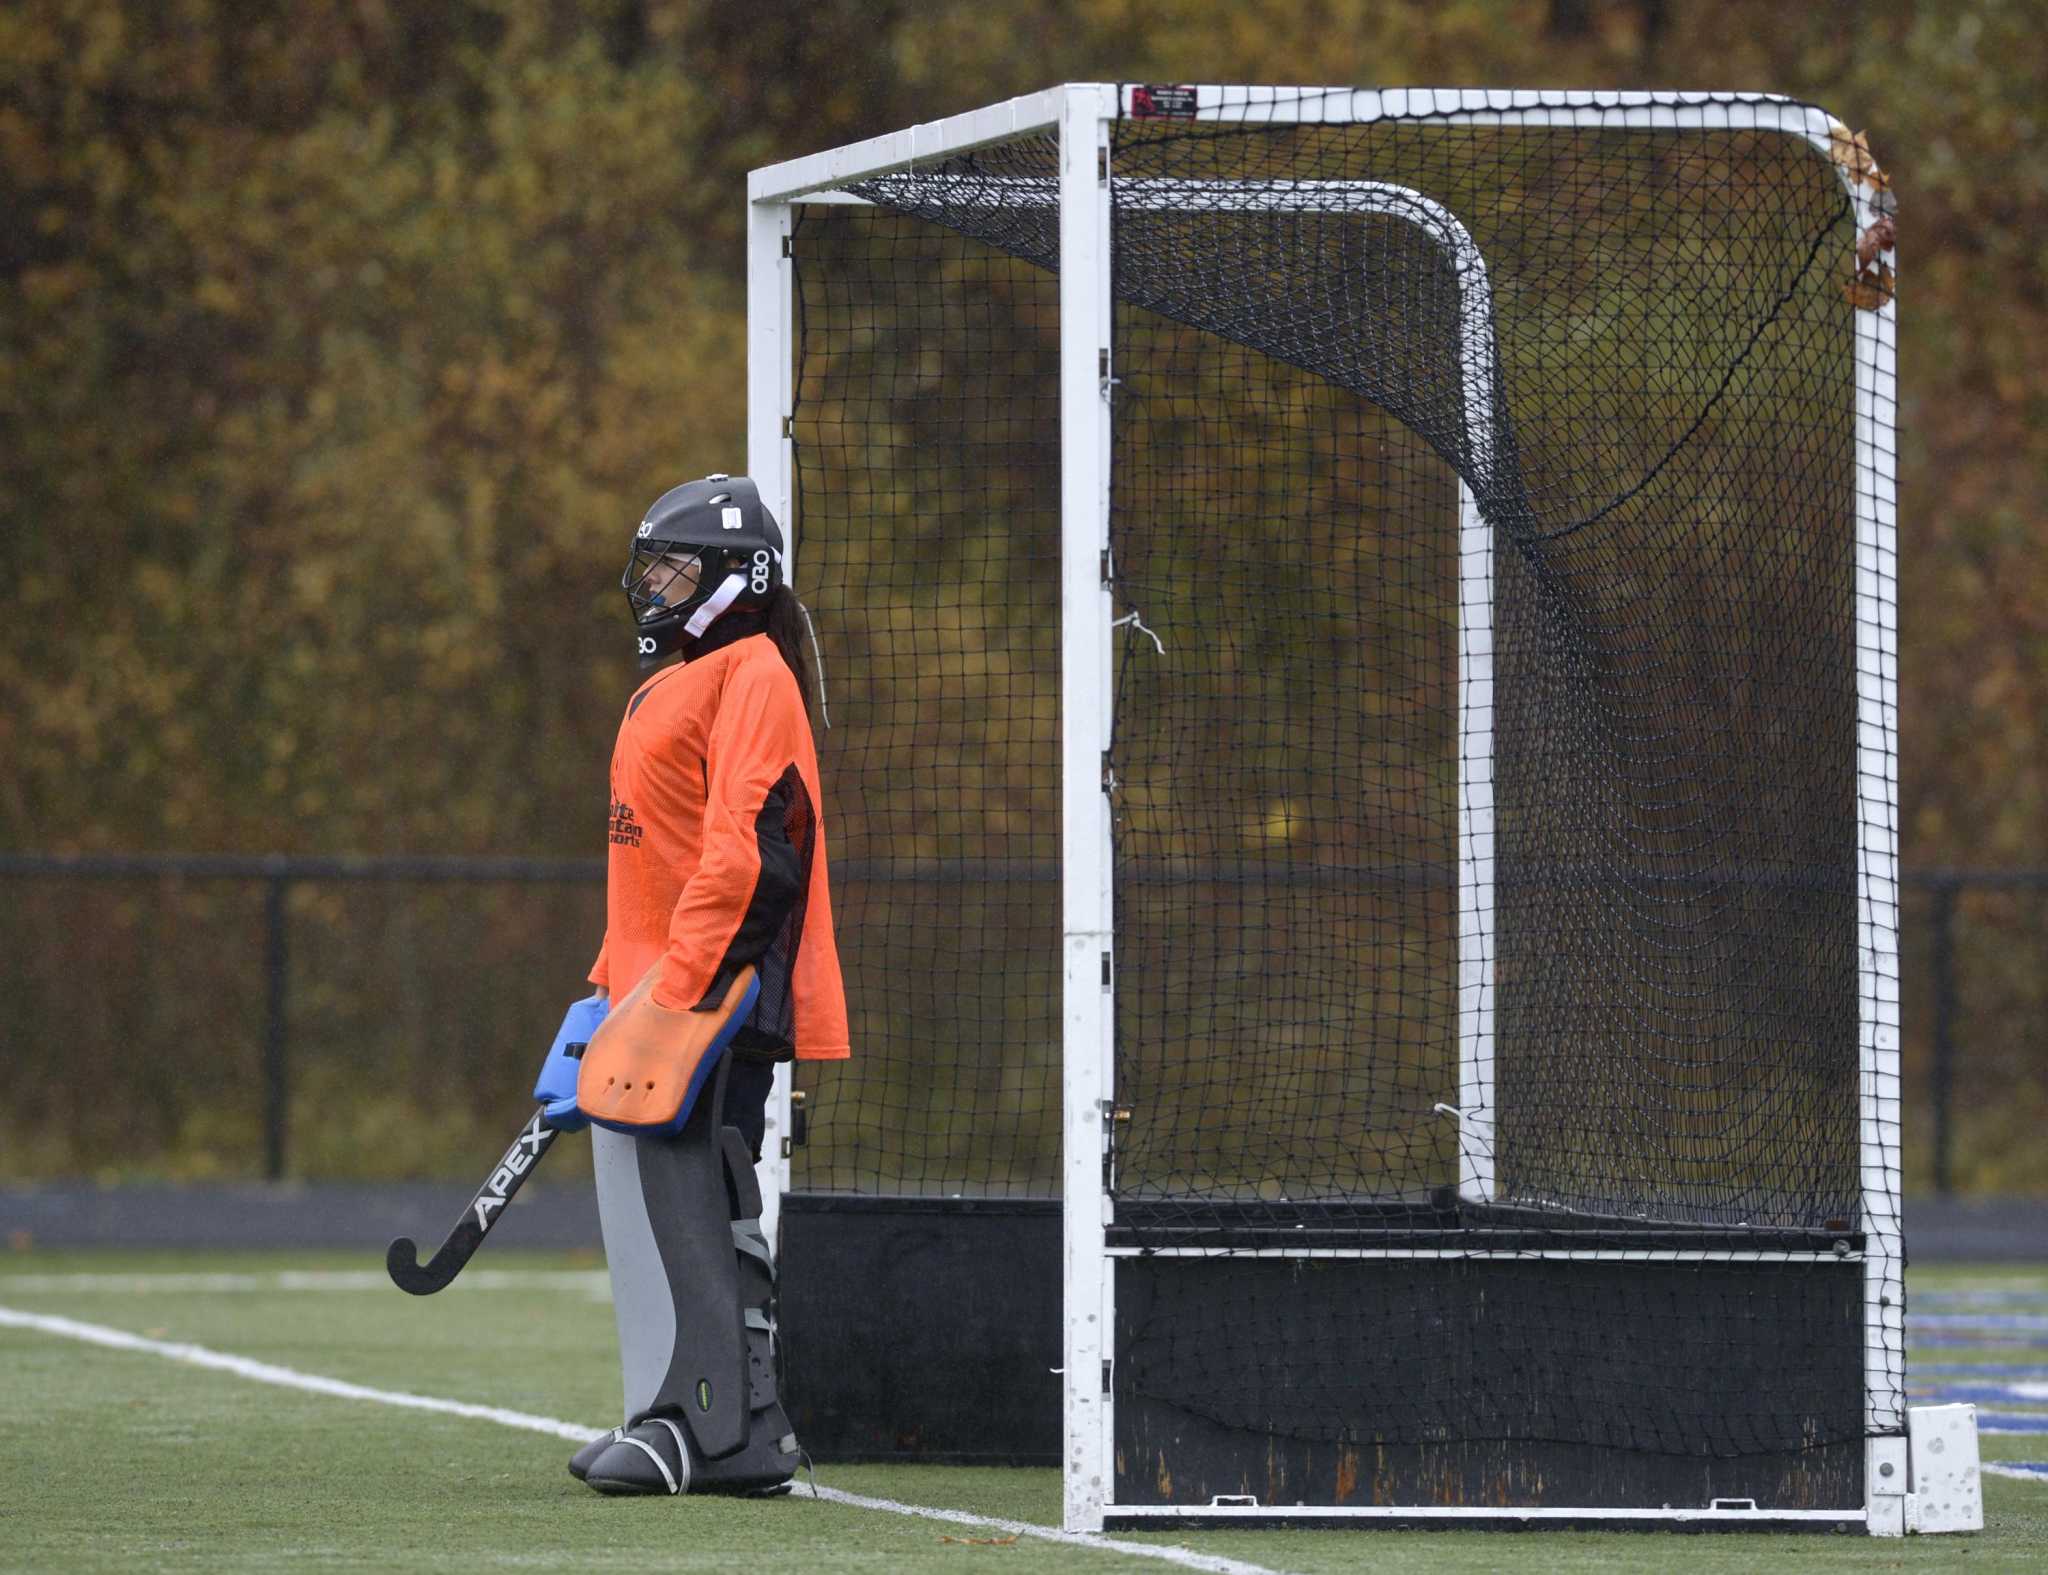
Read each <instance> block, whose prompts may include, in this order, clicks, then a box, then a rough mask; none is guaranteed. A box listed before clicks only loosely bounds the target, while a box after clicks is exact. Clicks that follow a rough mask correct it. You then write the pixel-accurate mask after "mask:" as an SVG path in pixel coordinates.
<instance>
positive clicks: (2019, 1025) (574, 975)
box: [0, 853, 2048, 1195]
mask: <svg viewBox="0 0 2048 1575" xmlns="http://www.w3.org/2000/svg"><path fill="white" fill-rule="evenodd" d="M1028 873H1031V872H1026V874H1027V875H1028ZM834 875H835V882H836V883H839V884H840V885H841V886H842V887H843V889H845V890H852V889H853V888H854V887H855V885H856V883H857V882H858V881H859V880H860V878H861V871H860V870H859V869H858V868H857V867H848V868H845V869H843V870H842V869H839V868H836V867H835V871H834ZM998 878H1000V872H998ZM1020 878H1026V875H1020ZM603 880H604V866H603V864H602V862H601V861H599V860H595V859H591V860H581V859H483V858H304V857H285V856H270V857H264V856H220V855H180V854H165V855H124V856H104V855H103V856H89V857H70V856H59V855H41V854H21V853H16V854H4V855H0V959H4V968H0V978H4V981H5V983H4V987H0V1066H4V1068H5V1071H6V1086H7V1088H8V1091H9V1097H8V1101H7V1103H6V1106H5V1108H4V1110H0V1181H29V1180H44V1179H53V1178H57V1177H81V1176H83V1177H95V1178H100V1179H103V1180H106V1181H109V1182H114V1181H123V1180H144V1179H176V1180H207V1179H221V1180H228V1179H234V1180H243V1179H248V1178H251V1177H258V1176H261V1177H267V1178H270V1179H284V1178H291V1179H294V1180H342V1179H367V1178H393V1179H395V1178H409V1179H413V1178H429V1177H442V1176H449V1177H456V1176H466V1175H467V1174H468V1173H469V1172H470V1171H471V1170H473V1169H474V1168H475V1158H476V1155H477V1154H479V1153H482V1152H483V1151H484V1150H487V1149H490V1148H491V1147H492V1145H493V1143H494V1142H496V1141H497V1140H498V1139H499V1138H501V1137H502V1135H503V1131H504V1129H506V1128H507V1127H509V1126H510V1125H511V1124H512V1123H513V1122H514V1121H516V1120H517V1118H518V1116H519V1115H520V1114H521V1113H522V1112H523V1111H524V1109H525V1108H526V1106H527V1104H528V1103H529V1100H528V1091H529V1089H530V1088H531V1086H532V1078H533V1073H534V1070H535V1068H536V1067H537V1065H538V1064H539V1060H540V1056H541V1053H542V1052H543V1051H544V1050H545V1049H546V1047H547V1041H548V1039H549V1037H550V1035H551V1034H552V1032H553V1030H554V1026H555V1023H556V1021H557V1020H558V1019H559V1017H560V1014H561V1010H562V1008H563V1006H564V1005H566V1004H567V1002H568V1001H569V1000H571V999H572V998H573V997H575V996H576V995H578V994H581V993H582V992H583V990H584V988H585V986H584V985H583V983H582V978H583V971H584V969H585V967H586V966H587V964H588V962H589V958H590V956H591V955H592V954H594V952H595V950H596V945H597V939H598V936H599V933H600V931H601V929H602V926H603V923H604V888H603ZM1033 884H1034V885H1037V884H1042V882H1034V883H1033ZM842 900H844V899H843V898H842ZM1900 919H1901V924H1900V929H1901V936H1902V952H1903V955H1902V958H1901V965H1902V971H1903V985H1904V994H1905V1089H1906V1128H1905V1137H1906V1142H1905V1164H1906V1184H1907V1190H1908V1191H1910V1192H1916V1193H1926V1192H1936V1193H1943V1194H1946V1193H1950V1192H1961V1193H1981V1194H2007V1195H2010V1194H2024V1193H2040V1192H2048V1148H2044V1146H2043V1145H2042V1144H2041V1143H2040V1141H2039V1133H2040V1131H2041V1130H2042V1127H2043V1126H2044V1124H2048V869H2023V870H1953V869H1944V870H1921V871H1914V872H1911V873H1909V874H1908V875H1907V876H1906V877H1905V890H1904V893H1903V902H1902V906H1901V915H1900ZM867 983H868V982H867V981H864V980H862V979H859V978H855V979H852V980H850V981H849V987H850V989H851V991H852V993H853V995H854V997H855V1001H854V1005H855V1009H856V1020H858V1018H859V1011H860V1001H859V997H860V995H861V992H862V989H863V986H864V985H867ZM869 987H870V988H872V986H869ZM877 1009H878V1010H885V1009H886V1007H885V1005H881V1004H878V1007H877ZM1048 1009H1049V1010H1050V1009H1052V1008H1051V1007H1049V1008H1048ZM856 1039H857V1040H858V1034H856ZM854 1053H855V1055H856V1056H859V1055H860V1053H861V1045H860V1044H859V1043H858V1042H857V1043H856V1044H855V1047H854ZM842 1075H843V1074H840V1073H839V1072H838V1070H837V1069H836V1068H834V1067H831V1066H825V1067H819V1068H804V1069H803V1070H802V1071H801V1072H800V1074H799V1082H800V1084H801V1085H804V1086H808V1087H809V1088H810V1090H811V1098H812V1100H813V1102H814V1108H819V1109H822V1108H823V1107H825V1106H827V1105H829V1104H830V1102H831V1101H832V1100H833V1099H834V1097H835V1095H834V1081H835V1077H836V1076H842ZM1039 1081H1040V1082H1041V1083H1042V1085H1043V1098H1044V1100H1045V1101H1046V1102H1047V1106H1048V1108H1047V1110H1046V1111H1045V1112H1038V1113H1036V1116H1037V1118H1036V1119H1033V1120H1030V1121H1028V1122H1024V1123H1021V1124H1020V1129H1021V1128H1028V1135H1029V1137H1030V1140H1031V1141H1032V1142H1033V1143H1036V1144H1041V1145H1053V1144H1056V1143H1057V1141H1058V1139H1057V1132H1058V1122H1057V1119H1056V1118H1055V1117H1053V1116H1052V1114H1051V1107H1052V1105H1053V1104H1056V1102H1057V1100H1058V1097H1059V1081H1058V1076H1057V1071H1056V1069H1053V1070H1051V1071H1050V1072H1049V1073H1048V1075H1046V1076H1044V1077H1042V1078H1041V1079H1040V1080H1039ZM873 1092H874V1091H873V1090H872V1089H871V1088H870V1089H868V1090H867V1097H870V1098H872V1097H873ZM954 1092H955V1095H956V1096H957V1097H955V1098H948V1097H947V1091H945V1090H935V1089H925V1090H921V1091H919V1093H918V1097H917V1098H916V1099H915V1100H911V1099H908V1098H905V1099H903V1100H900V1101H887V1102H886V1103H885V1104H884V1105H883V1106H882V1107H879V1113H880V1114H884V1115H888V1116H890V1117H891V1118H892V1119H893V1120H894V1121H896V1122H897V1123H900V1124H901V1123H907V1124H914V1123H915V1121H916V1119H917V1113H918V1112H919V1111H920V1110H926V1109H928V1108H937V1107H938V1106H943V1105H949V1104H953V1103H957V1102H958V1101H961V1100H971V1099H972V1098H973V1097H974V1091H973V1089H971V1088H962V1089H960V1090H957V1091H954ZM849 1115H850V1113H847V1112H841V1113H840V1118H841V1119H842V1120H845V1119H847V1118H848V1117H849ZM860 1126H861V1128H862V1130H863V1134H864V1137H865V1139H866V1142H867V1144H868V1145H869V1146H870V1147H871V1148H872V1155H871V1160H870V1163H868V1164H866V1165H865V1166H864V1167H863V1172H862V1178H861V1180H862V1184H863V1185H872V1186H878V1187H879V1188H880V1189H881V1190H884V1191H888V1190H896V1188H894V1187H893V1186H892V1184H891V1178H892V1176H893V1175H894V1174H895V1171H894V1169H892V1155H893V1156H900V1155H901V1154H903V1153H915V1152H919V1151H920V1148H919V1145H920V1142H921V1138H920V1136H919V1134H918V1133H916V1132H914V1131H910V1130H907V1129H906V1130H904V1131H901V1132H894V1131H891V1130H890V1129H889V1123H888V1122H886V1121H881V1120H879V1119H877V1120H873V1121H869V1120H862V1121H861V1122H860ZM869 1127H873V1130H872V1132H868V1131H867V1130H866V1129H867V1128H869ZM1040 1159H1041V1161H1042V1163H1033V1164H1032V1165H1030V1166H1029V1167H1027V1168H1028V1169H1030V1170H1031V1171H1032V1172H1033V1173H1036V1174H1042V1175H1046V1176H1053V1175H1057V1173H1058V1164H1057V1155H1056V1154H1054V1153H1048V1154H1046V1155H1044V1156H1040ZM803 1169H804V1167H803V1166H802V1165H801V1164H800V1165H799V1167H798V1180H799V1184H802V1182H803V1180H804V1177H803ZM820 1179H821V1180H823V1181H824V1182H825V1183H826V1184H827V1185H844V1184H847V1183H846V1182H844V1181H839V1182H835V1181H833V1180H832V1179H831V1178H829V1177H827V1178H820Z"/></svg>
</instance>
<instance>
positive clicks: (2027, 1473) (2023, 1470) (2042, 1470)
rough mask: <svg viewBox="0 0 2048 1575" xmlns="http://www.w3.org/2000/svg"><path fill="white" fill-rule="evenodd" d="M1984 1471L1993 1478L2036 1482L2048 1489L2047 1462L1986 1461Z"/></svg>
mask: <svg viewBox="0 0 2048 1575" xmlns="http://www.w3.org/2000/svg"><path fill="white" fill-rule="evenodd" d="M1984 1469H1985V1470H1986V1471H1988V1472H1990V1473H1991V1475H1992V1476H1995V1477H2011V1478H2013V1479H2014V1480H2015V1481H2019V1482H2038V1483H2040V1484H2041V1485H2042V1486H2044V1487H2048V1462H2042V1461H2038V1460H2020V1461H2004V1460H1987V1461H1985V1462H1984Z"/></svg>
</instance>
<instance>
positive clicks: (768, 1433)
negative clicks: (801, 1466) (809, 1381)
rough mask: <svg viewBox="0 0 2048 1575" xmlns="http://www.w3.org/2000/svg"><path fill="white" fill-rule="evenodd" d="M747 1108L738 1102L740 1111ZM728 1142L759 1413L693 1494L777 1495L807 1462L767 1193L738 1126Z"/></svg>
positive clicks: (751, 1401) (734, 1228)
mask: <svg viewBox="0 0 2048 1575" xmlns="http://www.w3.org/2000/svg"><path fill="white" fill-rule="evenodd" d="M736 1081H737V1080H736ZM740 1103H742V1101H740V1100H735V1101H734V1105H738V1104H740ZM726 1113H727V1115H728V1116H729V1117H736V1118H738V1119H741V1120H744V1119H745V1114H746V1112H745V1111H744V1110H739V1109H735V1108H734V1107H733V1106H728V1107H727V1111H726ZM721 1136H722V1139H723V1144H724V1150H725V1178H726V1186H727V1188H728V1189H729V1194H730V1196H729V1202H730V1203H731V1206H732V1214H733V1218H732V1221H731V1233H732V1234H731V1240H732V1250H733V1257H734V1260H735V1261H736V1263H737V1265H738V1272H739V1297H740V1311H741V1317H742V1320H743V1321H744V1323H745V1325H746V1339H747V1368H748V1380H749V1384H748V1387H749V1390H750V1393H749V1396H748V1406H749V1411H750V1413H751V1414H750V1415H749V1417H748V1423H747V1443H746V1447H745V1448H743V1449H740V1450H737V1451H735V1452H734V1453H733V1454H730V1455H728V1456H726V1457H725V1458H724V1459H722V1460H709V1461H705V1462H703V1463H702V1465H701V1466H700V1467H699V1469H698V1471H697V1473H696V1476H695V1478H694V1479H693V1482H692V1486H691V1491H692V1492H695V1493H772V1492H775V1491H778V1490H780V1489H781V1488H783V1487H784V1486H785V1485H786V1484H787V1483H788V1482H789V1480H790V1478H791V1477H793V1476H794V1475H795V1474H796V1468H797V1463H798V1460H799V1458H800V1457H799V1455H798V1452H797V1442H796V1435H795V1432H794V1430H793V1429H792V1428H791V1427H790V1424H789V1416H788V1413H787V1412H786V1411H784V1409H783V1407H782V1402H781V1399H780V1397H779V1396H778V1395H777V1393H776V1382H775V1345H774V1340H775V1328H774V1311H775V1260H774V1257H773V1255H772V1254H771V1252H770V1250H769V1247H768V1239H767V1237H766V1236H765V1235H764V1234H763V1233H762V1231H761V1189H760V1186H759V1183H758V1182H757V1181H756V1179H755V1173H754V1160H753V1152H752V1144H751V1143H750V1142H749V1140H748V1138H747V1137H746V1135H745V1134H744V1132H743V1131H742V1129H741V1128H740V1127H738V1126H728V1127H727V1128H726V1129H725V1130H724V1132H723V1134H721Z"/></svg>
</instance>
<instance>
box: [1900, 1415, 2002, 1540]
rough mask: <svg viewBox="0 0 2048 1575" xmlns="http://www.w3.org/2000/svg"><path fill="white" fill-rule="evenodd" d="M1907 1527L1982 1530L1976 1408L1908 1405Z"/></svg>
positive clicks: (1931, 1530) (1927, 1531)
mask: <svg viewBox="0 0 2048 1575" xmlns="http://www.w3.org/2000/svg"><path fill="white" fill-rule="evenodd" d="M1906 1462H1907V1473H1908V1481H1909V1483H1910V1489H1909V1491H1908V1492H1907V1494H1906V1530H1907V1531H1909V1532H1919V1533H1923V1534H1930V1533H1934V1532H1940V1531H1982V1530H1983V1529H1984V1472H1983V1469H1982V1467H1981V1465H1980V1463H1979V1461H1978V1456H1977V1408H1976V1407H1975V1406H1973V1405H1916V1406H1909V1407H1907V1409H1906Z"/></svg>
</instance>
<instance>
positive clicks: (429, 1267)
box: [384, 1236, 455, 1296]
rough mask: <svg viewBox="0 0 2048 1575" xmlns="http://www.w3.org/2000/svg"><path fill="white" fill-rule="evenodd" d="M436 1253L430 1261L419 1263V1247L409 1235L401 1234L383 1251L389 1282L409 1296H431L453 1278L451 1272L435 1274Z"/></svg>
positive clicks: (437, 1255) (439, 1258)
mask: <svg viewBox="0 0 2048 1575" xmlns="http://www.w3.org/2000/svg"><path fill="white" fill-rule="evenodd" d="M441 1256H442V1255H441V1254H439V1253H436V1254H435V1255H434V1258H433V1260H432V1261H431V1262H429V1263H426V1264H424V1265H423V1264H421V1262H420V1253H419V1248H418V1247H417V1246H415V1245H414V1244H413V1240H412V1238H411V1237H410V1236H401V1237H399V1238H398V1239H397V1240H396V1241H394V1242H393V1243H392V1244H391V1245H390V1247H389V1248H388V1249H386V1251H385V1253H384V1269H385V1272H386V1273H388V1274H389V1275H390V1276H391V1283H392V1284H393V1285H396V1286H397V1287H398V1288H399V1289H400V1290H401V1291H404V1292H405V1293H406V1294H407V1295H410V1296H431V1295H433V1294H434V1292H436V1291H438V1290H441V1289H443V1288H444V1287H446V1285H447V1284H448V1282H449V1281H450V1280H452V1279H454V1278H455V1276H454V1275H452V1274H437V1273H436V1272H435V1266H436V1265H437V1264H438V1263H439V1262H440V1260H441Z"/></svg>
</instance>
